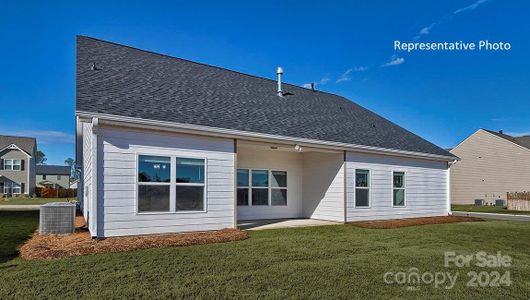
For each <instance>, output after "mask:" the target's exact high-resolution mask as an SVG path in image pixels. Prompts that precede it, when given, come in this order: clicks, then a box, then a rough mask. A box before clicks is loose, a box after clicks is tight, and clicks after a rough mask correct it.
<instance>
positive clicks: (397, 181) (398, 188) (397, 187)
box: [392, 172, 405, 206]
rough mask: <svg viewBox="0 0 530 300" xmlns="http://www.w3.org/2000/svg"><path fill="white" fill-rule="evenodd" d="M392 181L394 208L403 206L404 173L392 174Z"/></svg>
mask: <svg viewBox="0 0 530 300" xmlns="http://www.w3.org/2000/svg"><path fill="white" fill-rule="evenodd" d="M392 181H393V202H394V206H405V172H394V174H393V180H392Z"/></svg>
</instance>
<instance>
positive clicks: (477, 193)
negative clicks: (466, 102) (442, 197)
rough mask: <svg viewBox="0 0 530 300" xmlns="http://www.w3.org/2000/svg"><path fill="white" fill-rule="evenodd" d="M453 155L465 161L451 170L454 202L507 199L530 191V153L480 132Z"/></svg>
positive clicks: (501, 139)
mask: <svg viewBox="0 0 530 300" xmlns="http://www.w3.org/2000/svg"><path fill="white" fill-rule="evenodd" d="M451 153H453V154H454V155H456V156H458V157H460V158H461V160H460V161H458V162H457V163H456V164H454V165H453V166H451V202H452V203H453V204H472V203H474V199H485V200H486V201H488V202H494V201H495V199H506V193H507V192H517V191H527V190H529V189H530V150H528V149H526V148H523V147H521V146H518V145H516V144H514V143H512V142H510V141H507V140H505V139H503V138H500V137H497V136H495V135H493V134H491V133H488V132H486V131H484V130H478V131H477V132H475V133H474V134H473V135H471V136H470V137H469V138H467V139H466V140H465V141H463V142H462V143H461V144H460V145H458V146H457V147H455V148H454V149H453V150H451Z"/></svg>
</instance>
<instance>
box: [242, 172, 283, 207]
mask: <svg viewBox="0 0 530 300" xmlns="http://www.w3.org/2000/svg"><path fill="white" fill-rule="evenodd" d="M237 205H239V206H268V205H271V206H282V205H287V172H285V171H271V170H263V169H238V170H237Z"/></svg>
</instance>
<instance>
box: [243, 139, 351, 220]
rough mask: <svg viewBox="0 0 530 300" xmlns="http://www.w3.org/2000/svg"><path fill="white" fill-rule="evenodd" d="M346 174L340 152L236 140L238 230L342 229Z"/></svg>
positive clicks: (342, 155) (342, 154) (341, 152)
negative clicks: (339, 226) (326, 226)
mask: <svg viewBox="0 0 530 300" xmlns="http://www.w3.org/2000/svg"><path fill="white" fill-rule="evenodd" d="M344 174H345V172H344V152H343V151H332V150H327V149H316V148H309V147H301V146H299V145H287V144H273V143H263V142H253V141H241V140H239V141H238V142H237V204H238V205H237V208H236V209H237V222H238V226H240V227H241V228H250V227H259V228H264V227H265V228H270V227H293V226H311V225H324V224H328V223H329V224H336V223H337V222H340V223H343V222H344V220H345V212H344V211H345V201H344V200H345V176H344ZM317 220H318V221H329V222H317Z"/></svg>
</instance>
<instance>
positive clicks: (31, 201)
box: [0, 197, 75, 205]
mask: <svg viewBox="0 0 530 300" xmlns="http://www.w3.org/2000/svg"><path fill="white" fill-rule="evenodd" d="M69 200H75V198H29V197H28V198H0V205H42V204H46V203H48V202H67V201H69Z"/></svg>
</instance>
